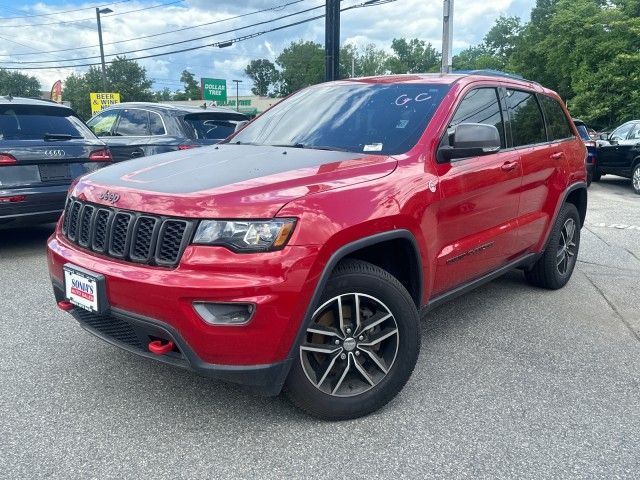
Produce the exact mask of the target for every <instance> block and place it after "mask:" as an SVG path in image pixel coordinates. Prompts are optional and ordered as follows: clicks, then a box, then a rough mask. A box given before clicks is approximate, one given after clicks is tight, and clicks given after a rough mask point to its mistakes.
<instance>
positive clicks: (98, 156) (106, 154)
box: [89, 148, 113, 162]
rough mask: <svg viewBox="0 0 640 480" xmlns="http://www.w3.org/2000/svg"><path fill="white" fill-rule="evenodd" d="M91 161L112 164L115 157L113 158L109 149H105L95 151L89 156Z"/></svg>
mask: <svg viewBox="0 0 640 480" xmlns="http://www.w3.org/2000/svg"><path fill="white" fill-rule="evenodd" d="M89 160H91V161H92V162H111V161H112V160H113V157H112V156H111V152H110V151H109V149H108V148H103V149H100V150H94V151H93V152H91V153H90V154H89Z"/></svg>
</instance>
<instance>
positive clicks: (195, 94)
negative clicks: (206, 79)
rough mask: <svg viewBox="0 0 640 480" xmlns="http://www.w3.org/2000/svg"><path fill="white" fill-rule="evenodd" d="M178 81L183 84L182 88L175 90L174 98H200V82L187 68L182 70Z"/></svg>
mask: <svg viewBox="0 0 640 480" xmlns="http://www.w3.org/2000/svg"><path fill="white" fill-rule="evenodd" d="M180 81H181V82H182V84H183V85H184V90H183V91H181V92H176V95H175V99H176V100H200V99H201V98H202V91H201V90H200V84H199V83H198V82H197V81H196V78H195V76H194V75H193V73H191V72H190V71H189V70H183V71H182V74H181V75H180Z"/></svg>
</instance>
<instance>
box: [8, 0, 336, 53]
mask: <svg viewBox="0 0 640 480" xmlns="http://www.w3.org/2000/svg"><path fill="white" fill-rule="evenodd" d="M319 8H324V5H318V6H315V7H311V8H306V9H304V10H300V11H298V12H293V13H289V14H287V15H282V16H280V17H277V18H272V19H269V20H263V21H261V22H256V23H253V24H251V25H245V26H243V27H236V28H232V29H229V30H225V31H222V32H216V33H211V34H209V35H202V36H200V37H194V38H190V39H187V40H181V41H179V42H171V43H165V44H162V45H157V46H154V47H146V48H138V49H135V50H126V51H124V52H118V53H110V54H108V55H105V57H117V56H122V55H128V54H130V53H139V52H146V51H150V50H156V49H158V48H165V47H172V46H175V45H183V44H185V43H190V42H195V41H198V40H204V39H205V38H211V37H216V36H218V35H225V34H227V33H233V32H238V31H240V30H246V29H247V28H252V27H257V26H259V25H265V24H267V23H273V22H276V21H278V20H282V19H285V18H289V17H293V16H296V15H301V14H303V13H307V12H311V11H313V10H318V9H319ZM94 58H101V57H100V55H91V56H88V57H76V58H66V59H63V60H39V61H38V60H27V61H7V62H2V63H4V64H7V65H33V64H44V63H57V62H60V61H63V62H77V61H80V60H93V59H94Z"/></svg>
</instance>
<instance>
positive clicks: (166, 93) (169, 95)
mask: <svg viewBox="0 0 640 480" xmlns="http://www.w3.org/2000/svg"><path fill="white" fill-rule="evenodd" d="M153 97H154V100H155V101H156V102H167V101H170V100H173V92H172V91H171V89H170V88H169V87H164V88H163V89H162V90H157V91H155V92H153Z"/></svg>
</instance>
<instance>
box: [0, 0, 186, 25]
mask: <svg viewBox="0 0 640 480" xmlns="http://www.w3.org/2000/svg"><path fill="white" fill-rule="evenodd" d="M184 1H185V0H174V1H172V2H166V3H160V4H158V5H151V6H148V7H144V8H137V9H135V10H127V11H126V12H119V13H112V14H109V15H105V17H109V18H110V17H115V16H117V15H127V14H129V13H135V12H142V11H144V10H151V9H154V8H160V7H167V6H169V5H175V4H176V3H182V2H184ZM88 20H95V17H86V18H79V19H77V20H64V21H59V22H48V23H22V24H18V25H0V28H25V27H41V26H44V25H66V24H69V23H79V22H86V21H88Z"/></svg>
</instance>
